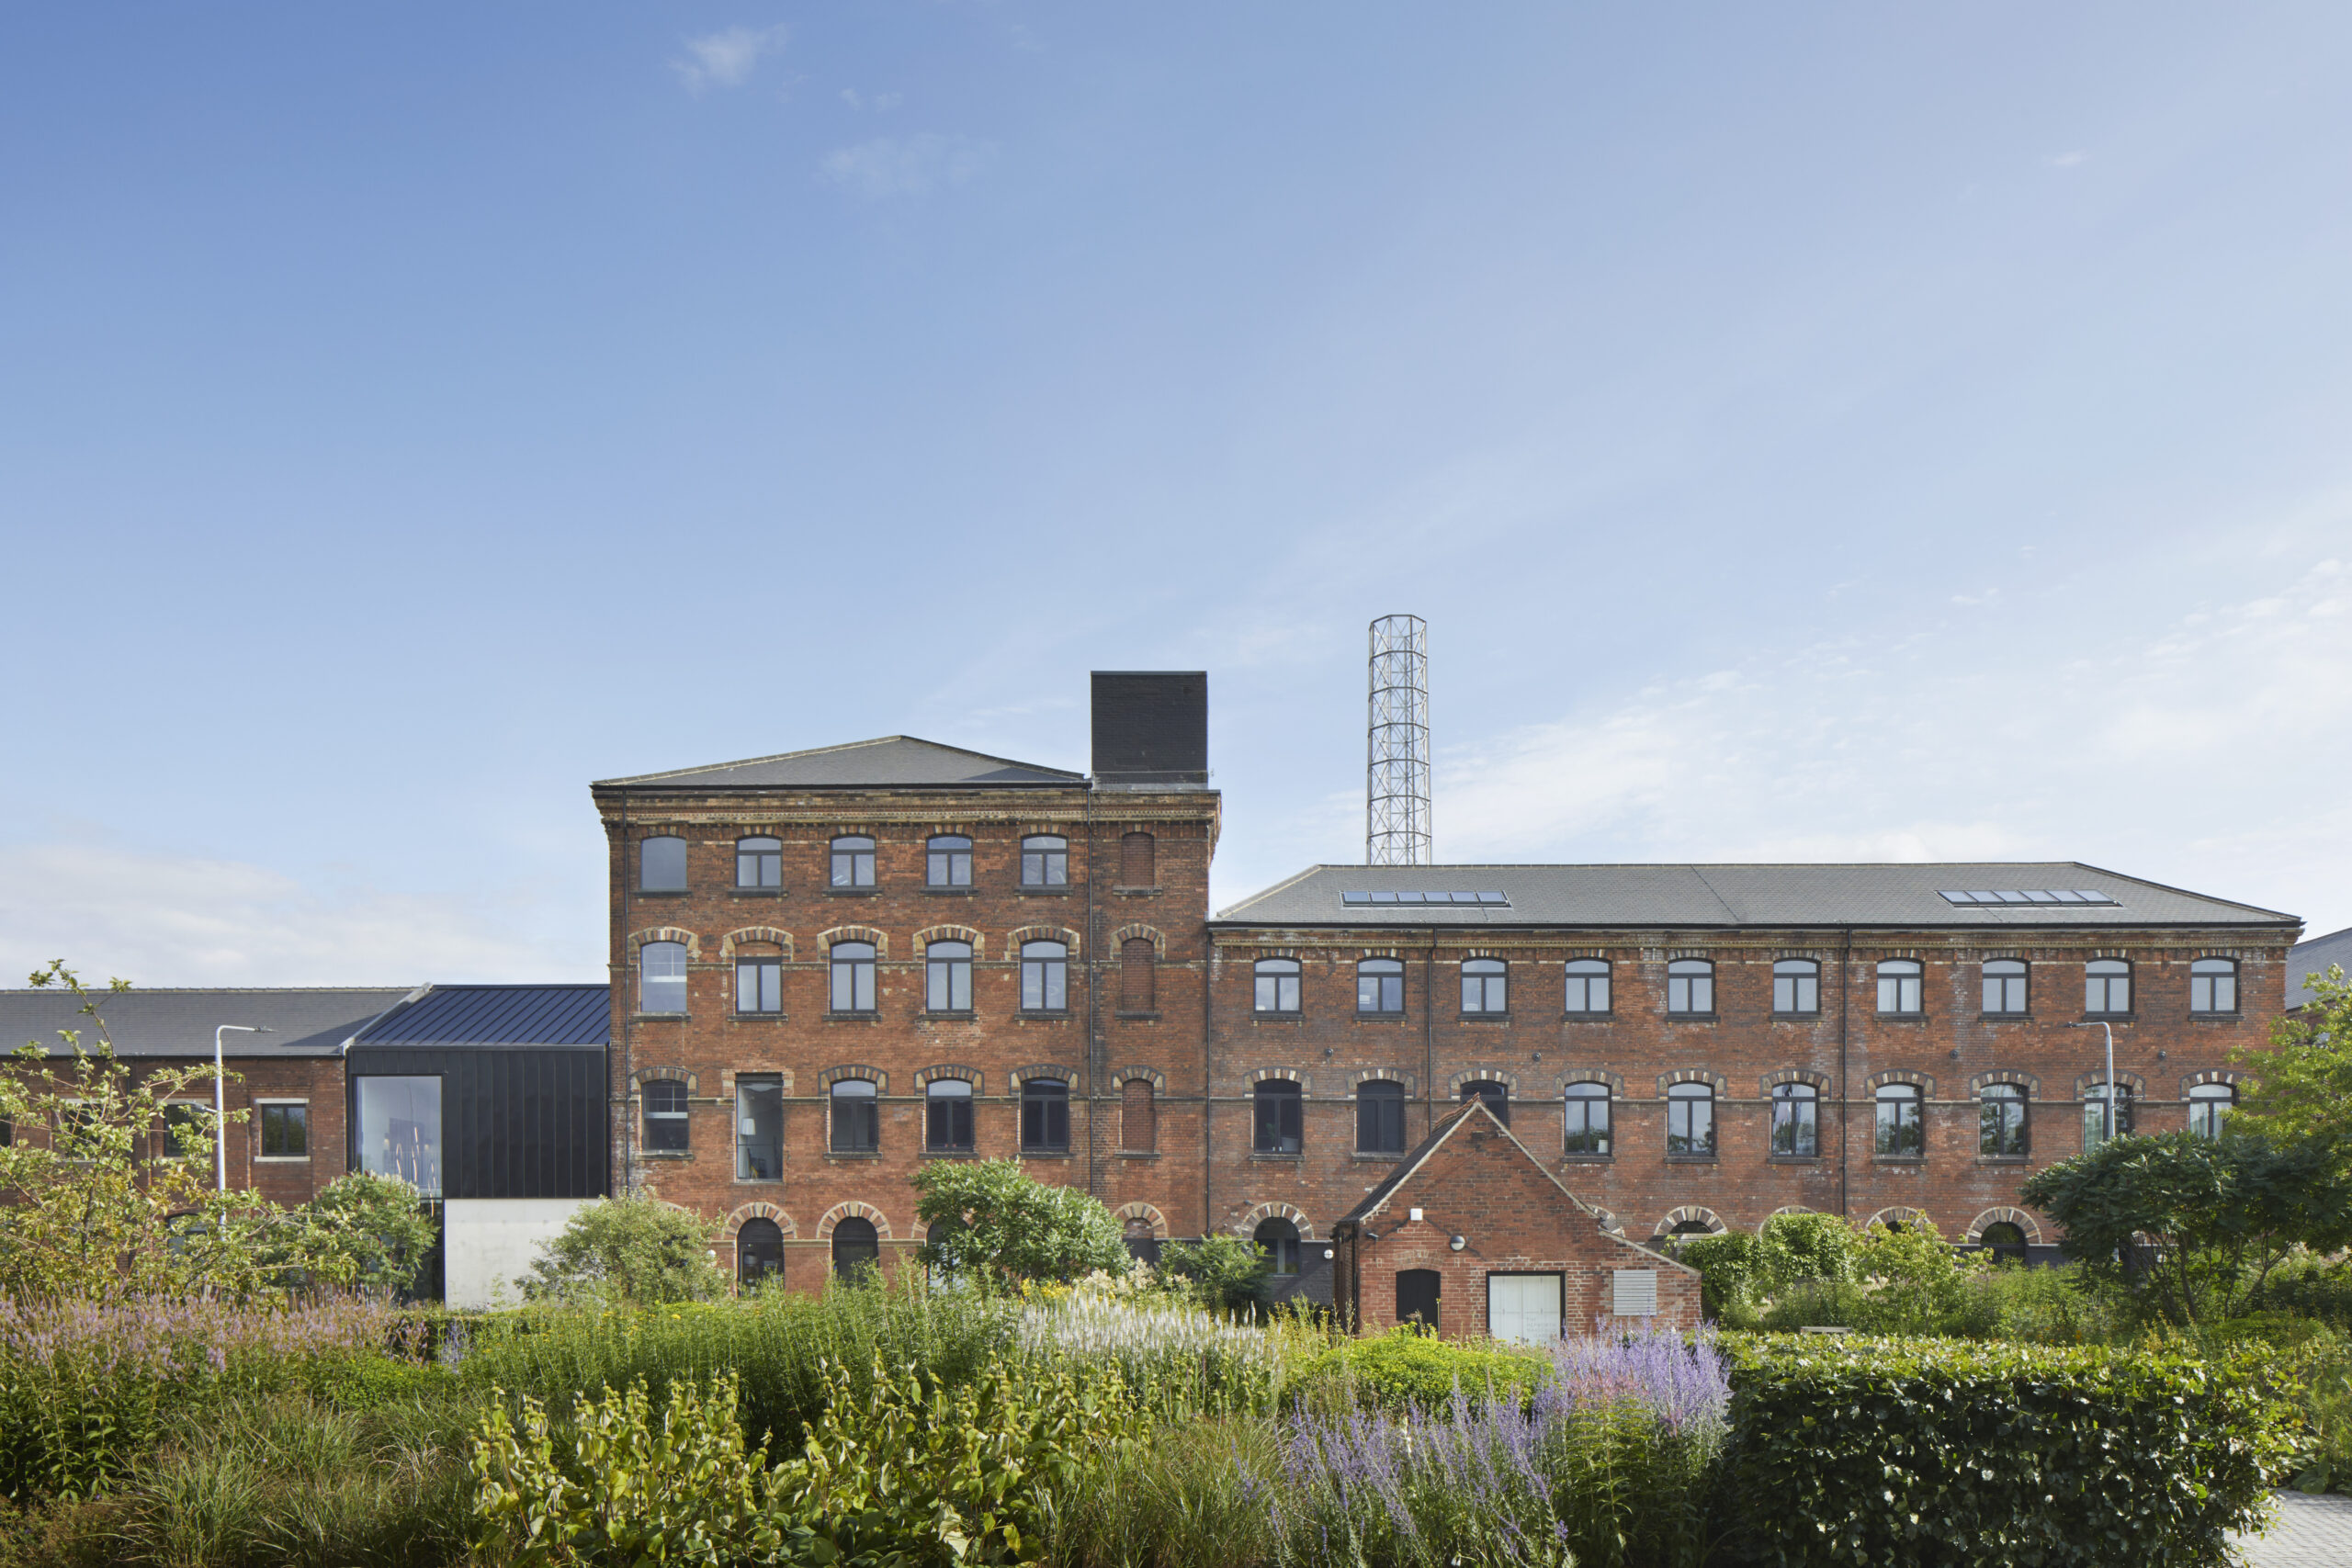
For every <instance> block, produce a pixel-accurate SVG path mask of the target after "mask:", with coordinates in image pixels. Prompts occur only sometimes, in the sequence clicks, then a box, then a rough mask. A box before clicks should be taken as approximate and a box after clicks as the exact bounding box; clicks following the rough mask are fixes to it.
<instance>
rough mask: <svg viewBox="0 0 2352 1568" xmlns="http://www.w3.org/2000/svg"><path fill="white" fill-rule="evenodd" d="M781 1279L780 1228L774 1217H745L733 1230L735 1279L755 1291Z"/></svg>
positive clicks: (782, 1258)
mask: <svg viewBox="0 0 2352 1568" xmlns="http://www.w3.org/2000/svg"><path fill="white" fill-rule="evenodd" d="M783 1278H784V1227H783V1226H782V1225H779V1224H776V1223H775V1221H774V1220H771V1219H765V1218H753V1219H749V1220H745V1221H744V1222H743V1226H742V1228H741V1230H739V1231H737V1232H736V1233H735V1280H736V1283H738V1284H739V1285H741V1287H742V1288H743V1289H744V1290H747V1291H752V1290H757V1289H758V1288H759V1287H760V1286H761V1285H763V1284H764V1283H766V1282H768V1281H770V1280H782V1279H783Z"/></svg>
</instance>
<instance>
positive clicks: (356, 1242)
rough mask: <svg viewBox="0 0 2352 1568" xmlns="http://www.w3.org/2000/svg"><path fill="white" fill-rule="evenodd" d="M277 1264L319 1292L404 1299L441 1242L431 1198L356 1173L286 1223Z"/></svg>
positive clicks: (277, 1234) (278, 1231) (276, 1242)
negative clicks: (328, 1288) (327, 1288)
mask: <svg viewBox="0 0 2352 1568" xmlns="http://www.w3.org/2000/svg"><path fill="white" fill-rule="evenodd" d="M268 1239H269V1241H270V1242H271V1243H272V1244H273V1246H274V1250H275V1254H276V1258H275V1260H276V1261H277V1263H278V1264H279V1265H280V1266H281V1267H283V1268H285V1269H288V1270H289V1271H290V1272H291V1275H292V1277H293V1278H296V1279H299V1280H302V1281H303V1282H306V1283H308V1284H311V1285H312V1286H314V1287H315V1286H319V1285H332V1286H336V1287H340V1288H342V1289H345V1290H356V1291H390V1292H402V1291H406V1290H407V1289H409V1287H410V1286H412V1285H413V1284H415V1283H416V1276H417V1271H418V1270H419V1269H423V1268H424V1259H425V1258H426V1257H427V1256H428V1255H429V1254H430V1253H431V1252H432V1250H433V1244H434V1242H435V1239H437V1238H436V1236H435V1230H434V1224H433V1221H432V1219H431V1218H430V1216H428V1215H427V1214H426V1213H425V1212H424V1195H423V1194H422V1193H420V1192H418V1191H417V1190H416V1189H415V1188H413V1187H412V1186H410V1185H409V1184H408V1183H407V1182H405V1181H402V1180H401V1179H400V1178H399V1177H397V1176H383V1175H379V1174H378V1173H376V1172H374V1171H367V1170H355V1171H353V1172H351V1173H350V1174H349V1175H347V1176H339V1177H337V1178H336V1179H334V1180H333V1181H331V1182H329V1183H327V1185H326V1186H325V1188H323V1189H322V1190H321V1191H320V1193H319V1195H318V1196H317V1197H316V1198H313V1199H311V1201H310V1202H309V1203H308V1204H306V1205H304V1206H303V1207H302V1208H300V1209H298V1210H296V1211H295V1212H294V1213H290V1214H287V1215H285V1216H284V1217H283V1218H281V1219H279V1220H278V1221H277V1224H275V1225H274V1226H273V1227H272V1234H271V1235H270V1236H269V1238H268Z"/></svg>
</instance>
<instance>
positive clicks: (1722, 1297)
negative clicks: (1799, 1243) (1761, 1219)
mask: <svg viewBox="0 0 2352 1568" xmlns="http://www.w3.org/2000/svg"><path fill="white" fill-rule="evenodd" d="M1757 1254H1758V1242H1757V1238H1756V1237H1755V1236H1753V1235H1749V1234H1748V1233H1747V1232H1746V1231H1724V1232H1721V1233H1719V1234H1718V1235H1695V1236H1689V1237H1686V1238H1684V1239H1682V1240H1680V1241H1679V1242H1677V1243H1676V1244H1675V1247H1674V1256H1675V1258H1676V1259H1677V1260H1679V1261H1680V1262H1683V1263H1687V1264H1689V1265H1690V1266H1691V1268H1693V1269H1697V1270H1698V1271H1699V1310H1700V1311H1702V1312H1703V1313H1705V1314H1707V1316H1708V1317H1710V1318H1721V1317H1722V1316H1723V1315H1724V1313H1726V1312H1735V1311H1737V1310H1739V1309H1740V1308H1743V1307H1746V1306H1747V1305H1748V1304H1750V1303H1752V1302H1753V1300H1754V1299H1755V1295H1756V1287H1757V1284H1758V1269H1757V1263H1758V1257H1757Z"/></svg>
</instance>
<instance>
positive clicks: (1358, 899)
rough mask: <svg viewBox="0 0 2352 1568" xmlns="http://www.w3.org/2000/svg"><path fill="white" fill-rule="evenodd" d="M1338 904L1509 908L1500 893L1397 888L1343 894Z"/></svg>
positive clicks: (1508, 901)
mask: <svg viewBox="0 0 2352 1568" xmlns="http://www.w3.org/2000/svg"><path fill="white" fill-rule="evenodd" d="M1340 903H1342V904H1474V905H1486V906H1488V907H1491V908H1505V909H1508V908H1510V898H1509V897H1507V896H1506V895H1504V894H1501V893H1494V892H1484V893H1431V892H1428V891H1425V890H1422V889H1417V888H1398V889H1397V890H1395V891H1393V892H1392V891H1389V890H1387V889H1382V890H1380V891H1378V892H1354V893H1347V892H1343V893H1341V894H1340Z"/></svg>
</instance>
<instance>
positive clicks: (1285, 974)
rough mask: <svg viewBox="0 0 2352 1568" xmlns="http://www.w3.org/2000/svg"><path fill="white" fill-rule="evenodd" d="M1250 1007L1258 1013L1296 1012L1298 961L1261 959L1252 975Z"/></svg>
mask: <svg viewBox="0 0 2352 1568" xmlns="http://www.w3.org/2000/svg"><path fill="white" fill-rule="evenodd" d="M1254 979H1255V982H1256V985H1255V991H1254V994H1253V998H1252V1007H1253V1010H1255V1011H1258V1012H1296V1011H1297V1010H1298V960H1297V959H1295V958H1261V959H1260V960H1258V964H1257V968H1256V970H1255V973H1254Z"/></svg>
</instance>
